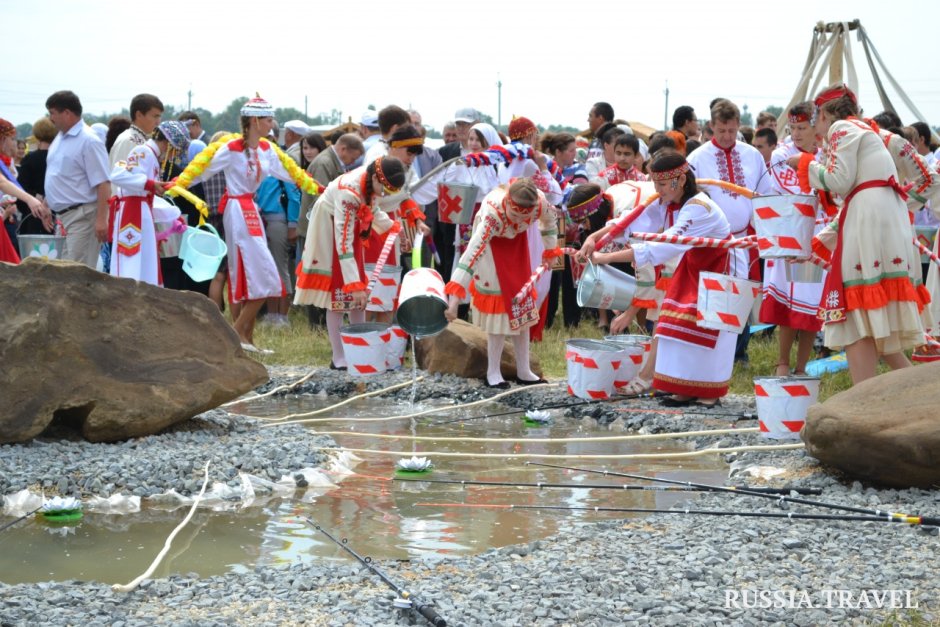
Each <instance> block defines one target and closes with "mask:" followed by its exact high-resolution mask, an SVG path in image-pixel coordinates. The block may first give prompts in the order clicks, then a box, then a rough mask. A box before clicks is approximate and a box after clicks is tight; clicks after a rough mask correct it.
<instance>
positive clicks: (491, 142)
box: [470, 122, 503, 150]
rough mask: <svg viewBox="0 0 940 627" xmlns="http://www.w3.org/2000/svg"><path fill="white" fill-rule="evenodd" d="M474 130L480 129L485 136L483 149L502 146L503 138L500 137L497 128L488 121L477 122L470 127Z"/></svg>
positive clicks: (471, 130)
mask: <svg viewBox="0 0 940 627" xmlns="http://www.w3.org/2000/svg"><path fill="white" fill-rule="evenodd" d="M474 130H477V131H480V135H482V136H483V139H484V140H486V141H485V142H484V146H483V149H484V150H486V149H487V148H489V147H490V146H502V145H503V140H501V139H500V138H499V133H497V132H496V129H495V128H493V127H492V126H491V125H489V124H487V123H486V122H477V123H476V124H474V125H473V126H471V127H470V132H471V133H472V132H473V131H474Z"/></svg>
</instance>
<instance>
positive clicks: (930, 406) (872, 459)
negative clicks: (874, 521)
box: [800, 363, 940, 488]
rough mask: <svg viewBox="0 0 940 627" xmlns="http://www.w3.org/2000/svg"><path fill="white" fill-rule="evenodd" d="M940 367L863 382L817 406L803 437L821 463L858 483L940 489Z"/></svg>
mask: <svg viewBox="0 0 940 627" xmlns="http://www.w3.org/2000/svg"><path fill="white" fill-rule="evenodd" d="M938 382H940V363H934V364H929V365H923V366H917V367H915V368H903V369H901V370H895V371H893V372H889V373H886V374H883V375H881V376H878V377H874V378H872V379H869V380H867V381H863V382H861V383H859V384H858V385H856V386H853V387H852V388H850V389H848V390H846V391H845V392H840V393H839V394H836V395H834V396H832V397H830V398H829V399H827V400H826V401H825V402H824V403H820V404H818V405H813V406H812V407H810V408H809V411H808V413H807V416H806V425H805V426H804V427H803V430H802V432H801V434H800V435H801V437H802V438H803V441H804V442H805V443H806V450H807V451H808V452H809V454H810V455H812V456H813V457H815V458H816V459H818V460H819V461H821V462H823V463H825V464H828V465H830V466H833V467H835V468H838V469H840V470H842V471H843V472H845V474H846V475H848V476H849V477H851V478H853V479H861V480H864V481H870V482H872V483H876V484H880V485H884V486H890V487H896V488H908V487H920V488H934V487H936V486H938V485H940V409H938V408H940V385H938Z"/></svg>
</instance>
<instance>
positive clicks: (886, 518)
mask: <svg viewBox="0 0 940 627" xmlns="http://www.w3.org/2000/svg"><path fill="white" fill-rule="evenodd" d="M768 496H769V495H768ZM770 498H774V497H773V496H771V497H770ZM415 507H442V508H476V509H531V510H550V511H562V512H595V513H599V512H623V513H636V514H698V515H701V516H742V517H745V518H786V519H788V520H847V521H854V522H888V523H907V524H909V525H923V524H936V523H933V522H931V523H927V522H924V521H926V520H931V521H933V520H937V519H926V518H922V517H920V516H903V517H901V518H896V517H894V516H899V515H892V514H881V515H879V516H849V515H847V514H795V513H793V512H737V511H729V510H714V509H688V508H685V509H654V508H644V507H597V506H595V507H591V506H582V507H578V506H566V505H501V504H498V503H415Z"/></svg>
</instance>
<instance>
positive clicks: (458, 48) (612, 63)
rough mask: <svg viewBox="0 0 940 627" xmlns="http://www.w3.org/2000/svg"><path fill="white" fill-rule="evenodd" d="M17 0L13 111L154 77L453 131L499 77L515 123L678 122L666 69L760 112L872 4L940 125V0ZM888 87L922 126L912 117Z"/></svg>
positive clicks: (895, 66)
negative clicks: (522, 119)
mask: <svg viewBox="0 0 940 627" xmlns="http://www.w3.org/2000/svg"><path fill="white" fill-rule="evenodd" d="M0 7H2V8H3V12H2V15H3V22H4V25H5V26H6V31H5V33H6V34H5V37H4V41H5V42H6V44H5V46H4V50H5V53H6V54H5V55H4V56H5V61H4V69H3V72H2V74H0V76H3V80H2V81H0V117H3V118H6V119H8V120H10V121H12V122H13V123H14V124H21V123H23V122H32V121H34V120H35V119H36V118H38V117H39V116H41V115H43V114H44V113H45V109H44V107H43V103H44V102H45V99H46V97H47V96H48V95H49V94H50V93H52V92H53V91H56V90H58V89H71V90H73V91H75V92H76V93H77V94H78V95H79V97H80V98H81V100H82V103H83V105H84V107H85V110H86V111H88V112H91V113H96V114H97V113H103V112H116V111H118V110H120V109H121V108H122V107H127V106H128V104H129V102H130V99H131V97H132V96H133V95H135V94H137V93H140V92H150V93H154V94H156V95H157V96H159V97H160V98H161V99H162V100H163V101H164V103H166V104H171V105H173V106H177V107H185V106H186V103H187V91H189V90H190V88H191V89H192V93H193V95H192V104H193V106H198V107H203V108H205V109H209V110H210V111H215V112H218V111H220V110H221V109H222V108H223V107H225V106H226V105H227V104H228V103H229V102H231V101H232V100H233V99H234V98H236V97H239V96H249V95H253V94H254V92H255V91H258V92H260V93H261V95H262V96H264V97H265V98H267V99H268V100H269V101H270V102H271V103H272V104H273V105H275V106H276V107H295V108H297V109H299V110H301V111H303V110H304V97H305V96H306V97H307V99H308V104H307V111H308V113H309V114H310V115H311V116H313V115H316V114H317V113H318V112H321V111H322V112H327V111H329V110H331V109H334V108H336V109H340V110H342V111H343V115H344V120H345V119H346V117H347V116H352V117H353V120H354V121H358V119H359V117H360V115H361V113H362V111H363V110H364V109H365V108H366V107H367V106H368V105H370V104H373V105H375V106H376V107H378V108H381V107H382V106H384V105H386V104H390V103H394V104H398V105H401V106H404V107H406V108H407V107H413V108H416V109H418V110H419V111H421V113H422V114H423V116H424V120H425V123H427V124H430V125H432V126H434V127H436V128H440V127H441V126H442V125H443V123H444V122H446V121H447V120H449V119H451V118H452V117H453V114H454V111H455V109H457V108H459V107H466V106H472V107H476V108H477V109H480V110H481V111H483V112H485V113H487V114H489V115H491V116H492V117H493V119H494V120H495V119H497V117H498V116H499V115H500V111H499V110H498V104H497V103H498V91H497V85H496V83H497V80H498V79H499V80H501V81H502V108H501V116H502V122H503V124H506V123H508V121H509V119H510V118H511V117H512V115H513V114H516V115H525V116H527V117H529V118H531V119H533V120H534V121H535V122H536V123H539V124H542V125H546V126H547V125H549V124H565V125H571V126H576V127H579V128H585V127H586V125H587V124H586V117H587V112H588V109H589V108H590V106H591V104H592V103H593V102H595V101H599V100H605V101H608V102H610V103H611V104H612V105H613V106H614V109H615V112H616V114H617V116H618V117H624V118H626V119H629V120H638V121H641V122H644V123H645V124H648V125H650V126H653V127H661V126H662V125H663V119H664V109H665V104H666V103H665V97H664V94H663V90H664V88H665V87H666V83H667V81H668V86H669V102H668V106H669V114H670V119H671V113H672V110H673V109H675V108H676V107H677V106H679V105H682V104H688V105H692V106H693V107H694V108H695V110H696V112H697V113H698V114H699V116H700V117H703V116H705V115H706V114H707V106H708V102H709V101H710V100H711V99H712V98H714V97H716V96H724V97H727V98H730V99H732V100H733V101H735V102H736V103H737V104H738V105H739V106H741V105H744V104H747V105H748V107H749V110H750V111H751V112H753V114H754V115H755V116H756V114H757V112H758V111H760V110H761V109H763V108H764V107H766V106H768V105H778V106H785V105H786V104H787V102H788V101H789V99H790V97H791V96H792V94H793V91H794V89H795V87H796V85H797V82H798V80H799V78H800V73H801V72H802V69H803V65H804V63H805V61H806V56H807V52H808V50H809V45H810V41H811V37H812V31H813V26H814V24H815V23H816V22H817V21H820V20H821V21H850V20H852V19H855V18H858V19H860V20H861V23H862V25H863V26H864V27H865V29H866V30H867V32H868V34H869V36H870V37H871V40H872V41H873V42H874V44H875V46H876V47H877V50H878V52H879V53H880V54H881V57H882V59H883V60H884V62H885V64H886V65H887V67H888V69H889V70H890V71H891V73H892V74H893V76H894V78H895V79H896V80H897V81H898V82H899V83H900V84H901V86H902V87H903V88H904V89H905V91H906V92H907V94H908V95H909V96H910V98H911V99H912V100H913V102H914V104H915V106H916V107H917V108H919V109H920V111H921V113H922V114H923V115H924V116H926V118H927V121H928V122H930V123H931V124H932V125H935V126H936V125H940V69H938V68H940V64H938V62H937V61H936V58H937V55H936V52H935V51H936V34H935V32H936V27H937V25H940V20H938V17H940V8H938V7H940V5H935V4H933V3H932V2H913V1H907V0H893V1H891V2H888V1H886V0H855V1H852V2H846V1H837V0H832V1H829V2H825V3H819V2H803V1H800V0H791V1H790V2H782V3H781V2H773V3H768V2H762V1H761V0H752V1H749V2H739V1H737V0H722V1H719V2H711V3H709V2H686V1H684V0H672V1H671V2H643V3H636V2H625V1H620V2H606V1H603V0H599V1H598V0H586V1H581V2H571V1H568V2H558V1H557V0H541V1H540V2H534V1H531V0H499V1H494V0H474V1H473V2H455V1H452V0H430V1H407V0H400V1H399V2H392V1H382V2H379V1H375V0H345V1H342V2H329V1H326V2H324V1H322V0H321V1H317V2H314V1H311V0H306V1H294V0H268V1H266V2H261V3H258V2H242V1H241V0H229V1H228V2H218V3H217V2H199V1H198V0H186V1H181V0H162V1H161V2H152V3H148V2H132V1H128V0H121V1H117V0H96V1H88V0H68V1H66V0H29V1H27V2H22V1H14V0H0ZM392 7H395V8H394V9H393V8H392ZM266 25H267V26H269V28H268V30H267V31H265V30H264V27H265V26H266ZM852 39H853V41H852V51H853V56H854V60H855V65H856V68H857V70H858V74H859V78H860V92H861V94H860V96H861V104H862V106H863V108H864V109H865V112H866V113H867V114H869V115H873V114H875V113H877V112H878V111H880V110H881V109H882V107H881V104H880V102H879V100H878V99H877V95H876V94H875V91H874V88H873V83H872V81H871V72H870V70H869V69H868V66H867V63H866V62H865V55H864V51H863V49H862V47H861V45H860V43H859V42H858V41H857V40H856V39H855V37H854V35H853V38H852ZM882 76H883V75H882ZM883 78H884V77H883ZM827 82H828V78H825V79H824V80H823V83H822V84H823V85H825V84H826V83H827ZM888 89H889V92H890V95H891V96H892V100H893V101H894V103H895V106H897V107H898V110H899V113H900V114H901V117H902V119H903V120H904V121H905V123H910V122H911V121H913V115H912V114H911V112H910V111H909V110H908V109H907V108H906V107H905V106H904V105H903V103H901V101H900V99H899V98H897V96H896V94H895V92H894V90H893V89H891V88H890V87H889V88H888ZM282 122H283V120H282Z"/></svg>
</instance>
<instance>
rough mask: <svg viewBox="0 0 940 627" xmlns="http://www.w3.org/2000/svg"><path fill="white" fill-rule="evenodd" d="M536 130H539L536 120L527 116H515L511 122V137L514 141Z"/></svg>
mask: <svg viewBox="0 0 940 627" xmlns="http://www.w3.org/2000/svg"><path fill="white" fill-rule="evenodd" d="M534 130H537V129H536V128H535V122H533V121H532V120H530V119H529V118H526V117H522V116H519V117H515V116H513V118H512V122H510V123H509V139H511V140H512V141H517V140H520V139H522V138H523V137H525V136H526V135H528V134H529V133H531V132H532V131H534Z"/></svg>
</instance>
